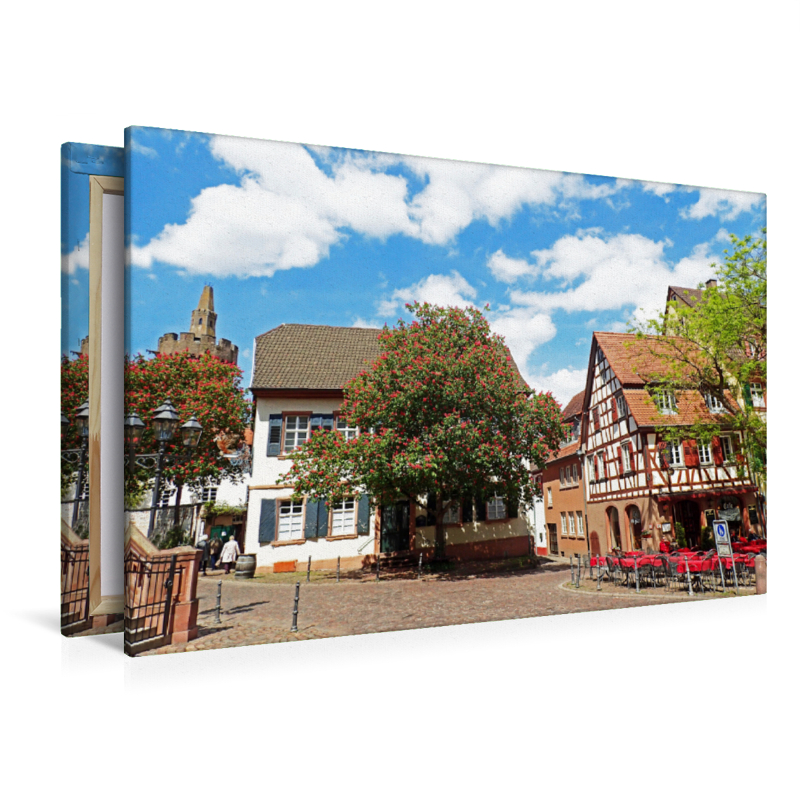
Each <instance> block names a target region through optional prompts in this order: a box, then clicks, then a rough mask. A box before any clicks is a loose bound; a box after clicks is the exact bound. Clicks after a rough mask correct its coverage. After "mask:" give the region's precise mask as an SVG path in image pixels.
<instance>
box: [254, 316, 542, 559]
mask: <svg viewBox="0 0 800 800" xmlns="http://www.w3.org/2000/svg"><path fill="white" fill-rule="evenodd" d="M379 333H380V331H378V330H377V329H372V328H337V327H329V326H324V325H295V324H289V325H281V326H279V327H278V328H274V329H273V330H271V331H267V332H266V333H264V334H262V335H260V336H258V337H256V340H255V348H254V363H253V382H252V383H253V385H252V387H251V392H252V393H253V396H254V398H255V403H256V414H255V421H254V431H253V473H252V476H251V478H250V481H249V486H248V510H247V527H246V533H245V546H244V551H245V552H246V553H253V554H256V558H257V562H256V563H257V566H258V567H259V568H268V569H272V568H274V567H275V565H279V566H278V567H277V568H278V569H291V568H292V567H293V565H295V564H296V565H298V566H299V567H300V568H302V566H303V565H304V564H305V563H307V559H308V558H309V557H311V560H312V567H313V568H317V569H326V568H332V567H335V566H336V562H337V558H340V559H341V565H342V567H343V568H350V569H353V568H358V567H361V566H363V565H365V564H367V563H369V562H370V561H371V560H372V559H374V558H375V556H377V554H379V553H381V554H387V555H388V554H405V555H414V556H416V555H417V554H419V553H422V552H424V553H431V552H432V550H433V544H434V538H435V528H434V525H433V521H432V520H431V519H430V517H429V516H428V515H427V512H425V511H424V509H422V508H419V509H418V508H417V507H416V503H415V502H413V501H409V500H401V501H399V502H397V503H394V504H391V505H388V506H387V505H384V506H382V507H381V508H380V509H379V510H372V511H370V506H369V499H368V498H367V497H363V496H362V497H361V498H360V499H359V500H358V501H355V500H349V501H345V502H344V503H342V504H340V505H339V506H336V507H333V508H330V507H328V506H327V504H326V503H324V502H316V501H313V500H310V499H308V498H306V499H304V500H303V501H292V499H291V495H292V491H293V489H292V486H290V485H289V484H287V483H286V482H285V481H284V480H283V477H282V476H283V475H284V474H285V473H286V472H288V470H289V468H290V466H291V454H292V452H293V451H294V450H295V449H297V448H298V447H300V446H301V445H302V444H303V442H305V441H306V440H307V439H308V437H309V435H310V434H311V432H312V431H313V430H316V429H318V428H322V429H325V430H334V429H336V430H338V431H340V432H341V433H342V434H343V435H344V436H347V437H351V436H356V435H357V434H358V431H357V430H356V429H354V428H349V427H348V426H347V423H346V421H345V420H344V418H341V417H339V416H338V410H339V407H340V405H341V403H342V400H343V398H344V392H343V389H342V387H343V386H344V385H345V384H347V383H348V382H349V381H350V380H351V379H352V378H354V377H355V376H356V375H358V374H359V373H360V372H363V371H364V369H366V368H368V367H369V366H370V364H371V363H372V362H373V361H374V360H375V359H376V358H377V356H378V355H379V353H380V346H379V342H378V335H379ZM543 516H544V515H543V514H541V518H542V521H543ZM530 517H531V518H532V517H533V512H530ZM537 521H538V520H537ZM539 524H540V525H541V524H542V523H541V522H539ZM446 531H447V550H446V552H447V555H448V556H449V557H451V558H455V559H462V558H463V559H471V558H501V557H510V556H517V555H527V554H528V553H529V552H530V551H531V550H532V548H533V547H535V546H536V545H535V543H534V542H533V540H532V537H531V534H532V533H533V530H532V526H531V527H530V528H529V522H528V519H527V518H526V516H525V515H519V514H517V513H516V511H515V510H514V509H512V508H508V507H507V504H506V503H505V502H504V501H503V500H502V498H489V499H487V500H486V501H481V502H477V503H476V502H475V501H474V500H473V499H468V500H465V501H464V502H462V503H461V504H459V505H456V506H453V507H452V508H451V509H450V511H449V512H448V517H447V518H446Z"/></svg>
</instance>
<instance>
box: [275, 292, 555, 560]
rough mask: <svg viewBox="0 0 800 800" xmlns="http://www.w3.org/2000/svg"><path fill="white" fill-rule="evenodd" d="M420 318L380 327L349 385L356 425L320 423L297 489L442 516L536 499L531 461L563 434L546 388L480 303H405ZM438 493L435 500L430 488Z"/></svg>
mask: <svg viewBox="0 0 800 800" xmlns="http://www.w3.org/2000/svg"><path fill="white" fill-rule="evenodd" d="M408 308H409V309H410V310H411V311H412V312H413V313H414V315H415V319H414V320H413V321H412V322H410V323H405V322H403V321H400V322H398V324H397V326H396V327H395V328H394V329H389V328H386V327H385V328H384V330H383V332H382V333H381V334H380V336H379V341H380V344H381V349H382V352H381V355H380V356H379V357H378V358H377V360H376V361H375V362H374V363H373V364H372V367H371V368H370V369H368V370H366V371H364V372H362V373H361V374H360V375H358V376H357V377H355V378H354V379H353V380H351V381H350V382H349V383H348V384H347V385H346V386H345V387H344V402H343V404H342V407H341V414H342V415H344V416H345V417H346V419H347V421H348V423H349V425H350V426H357V427H358V429H359V435H358V436H357V437H355V438H352V439H350V440H349V441H348V440H346V438H345V437H343V436H342V435H341V434H340V433H338V432H330V431H316V432H315V433H313V434H312V435H311V436H310V437H309V439H308V441H307V442H306V443H305V444H304V445H303V447H301V448H300V449H299V450H297V451H295V452H294V453H293V454H292V455H293V463H292V466H291V469H290V470H289V471H288V473H287V474H286V475H285V480H286V481H287V482H289V483H292V484H293V485H294V488H295V496H296V497H299V496H302V495H309V496H312V497H324V498H326V499H327V501H328V502H329V503H336V502H340V501H341V500H342V499H343V498H344V497H346V496H353V495H360V494H363V493H367V494H369V496H370V498H371V502H372V503H373V504H374V505H380V504H382V503H390V502H393V501H396V500H400V499H406V498H407V499H410V500H413V501H414V502H415V503H417V505H420V506H422V507H423V508H425V509H426V510H427V511H428V513H429V514H430V515H431V516H435V520H436V545H435V552H436V555H437V556H438V557H441V556H443V555H444V550H445V526H444V517H445V514H446V513H447V510H448V508H450V506H451V505H453V504H454V503H459V502H460V501H461V499H464V498H468V497H485V498H489V497H491V496H493V495H497V496H500V497H503V498H505V501H506V503H509V504H512V505H517V506H522V507H525V506H527V505H529V504H530V503H532V502H533V498H534V486H533V483H532V481H531V479H530V469H531V468H532V467H541V466H543V465H544V462H545V461H546V460H547V458H548V457H549V455H550V453H551V452H552V451H553V450H556V449H557V448H558V446H559V443H560V442H561V441H562V440H563V439H564V437H565V431H564V426H563V424H562V421H561V409H560V407H559V405H558V403H557V402H556V401H555V400H554V399H553V398H552V396H551V395H550V394H549V393H536V392H530V391H529V390H528V387H527V385H526V384H525V383H524V381H523V380H522V378H521V377H520V375H519V373H518V372H517V370H516V368H515V366H514V364H513V361H512V359H511V356H510V354H509V352H508V349H507V348H506V346H505V343H504V341H503V339H502V337H500V336H498V335H496V334H493V333H492V332H491V331H490V328H489V323H488V322H487V321H486V319H485V318H484V316H483V315H482V314H481V313H480V311H478V310H476V309H471V308H468V309H461V308H451V307H447V308H443V307H438V306H432V305H429V304H427V303H423V304H420V303H414V304H411V305H409V306H408ZM433 495H435V496H436V498H437V500H436V504H435V507H433V508H428V507H427V503H428V500H427V498H428V497H429V496H433Z"/></svg>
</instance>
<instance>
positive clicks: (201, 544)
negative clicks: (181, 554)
mask: <svg viewBox="0 0 800 800" xmlns="http://www.w3.org/2000/svg"><path fill="white" fill-rule="evenodd" d="M195 547H196V548H197V549H198V550H201V551H202V553H203V555H202V556H200V568H201V569H202V570H203V575H207V574H208V573H207V572H206V569H207V567H208V558H209V542H208V536H206V533H205V531H203V532H202V533H201V534H200V536H199V537H198V538H197V544H196V545H195Z"/></svg>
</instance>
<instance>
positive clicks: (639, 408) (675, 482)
mask: <svg viewBox="0 0 800 800" xmlns="http://www.w3.org/2000/svg"><path fill="white" fill-rule="evenodd" d="M658 341H659V337H647V340H642V339H637V338H636V337H635V336H634V335H631V334H621V333H595V334H594V336H593V339H592V347H591V354H590V358H589V369H588V374H587V382H586V390H585V393H584V401H583V419H584V425H583V430H582V434H581V445H582V449H583V450H584V453H585V456H584V458H585V467H586V479H587V503H588V529H589V532H590V534H589V535H590V536H592V535H593V534H595V533H596V534H597V536H598V539H599V542H600V544H601V549H602V550H604V551H608V550H611V549H613V548H622V549H624V550H628V549H640V548H648V547H652V548H653V549H656V548H657V547H658V545H659V543H660V542H661V540H662V539H666V540H669V541H671V542H677V541H678V530H679V529H680V530H681V531H682V534H681V537H683V536H685V538H686V542H687V543H688V544H699V543H700V541H701V535H702V532H703V528H705V527H707V526H709V525H710V523H711V521H712V520H713V519H714V518H720V517H722V518H727V519H728V521H729V523H730V526H731V528H732V532H733V533H734V534H735V533H737V532H739V531H741V532H743V533H749V532H750V531H751V530H752V531H754V532H756V533H761V532H762V530H761V525H760V523H759V521H758V516H757V514H756V512H755V487H754V486H753V485H752V482H751V481H750V480H749V479H748V477H747V472H746V469H745V468H744V458H743V457H742V454H741V447H740V442H739V439H738V434H737V433H736V432H733V431H731V432H728V433H724V432H723V433H722V434H721V435H720V436H717V437H714V438H713V439H712V440H711V441H710V442H708V443H707V444H706V443H703V442H700V441H696V440H695V439H692V438H689V434H687V437H686V438H684V439H681V440H680V441H675V440H674V437H666V436H664V435H663V434H664V432H665V430H666V429H667V428H676V427H677V428H683V429H689V428H690V427H691V426H693V425H695V424H696V423H703V422H706V423H713V422H716V421H718V420H719V419H720V416H719V414H721V413H722V411H723V410H722V408H721V407H717V406H715V405H714V404H713V402H710V401H709V399H707V398H704V397H703V396H702V395H701V394H700V393H699V392H697V391H683V392H675V393H671V392H668V391H660V390H659V387H658V383H657V380H655V379H654V374H655V373H656V372H657V370H658V359H654V358H653V356H652V348H653V347H654V346H655V347H657V346H658ZM644 375H647V376H648V377H647V378H645V377H643V376H644ZM728 399H729V400H730V401H731V402H735V400H734V399H733V397H732V396H731V397H729V398H728ZM668 438H669V439H670V440H668Z"/></svg>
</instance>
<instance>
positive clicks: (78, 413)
mask: <svg viewBox="0 0 800 800" xmlns="http://www.w3.org/2000/svg"><path fill="white" fill-rule="evenodd" d="M61 417H62V422H61V425H62V428H63V425H64V422H63V420H64V415H63V414H62V415H61ZM75 420H76V422H77V423H78V434H79V435H80V437H81V449H80V456H79V461H78V464H79V466H78V483H77V484H76V485H75V503H74V505H73V506H72V530H73V531H74V530H75V526H76V525H77V524H78V508H79V506H80V498H81V495H82V494H83V482H84V480H85V478H86V452H87V450H88V449H89V403H88V401H87V402H86V403H82V404H81V405H79V406H78V408H76V409H75Z"/></svg>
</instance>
